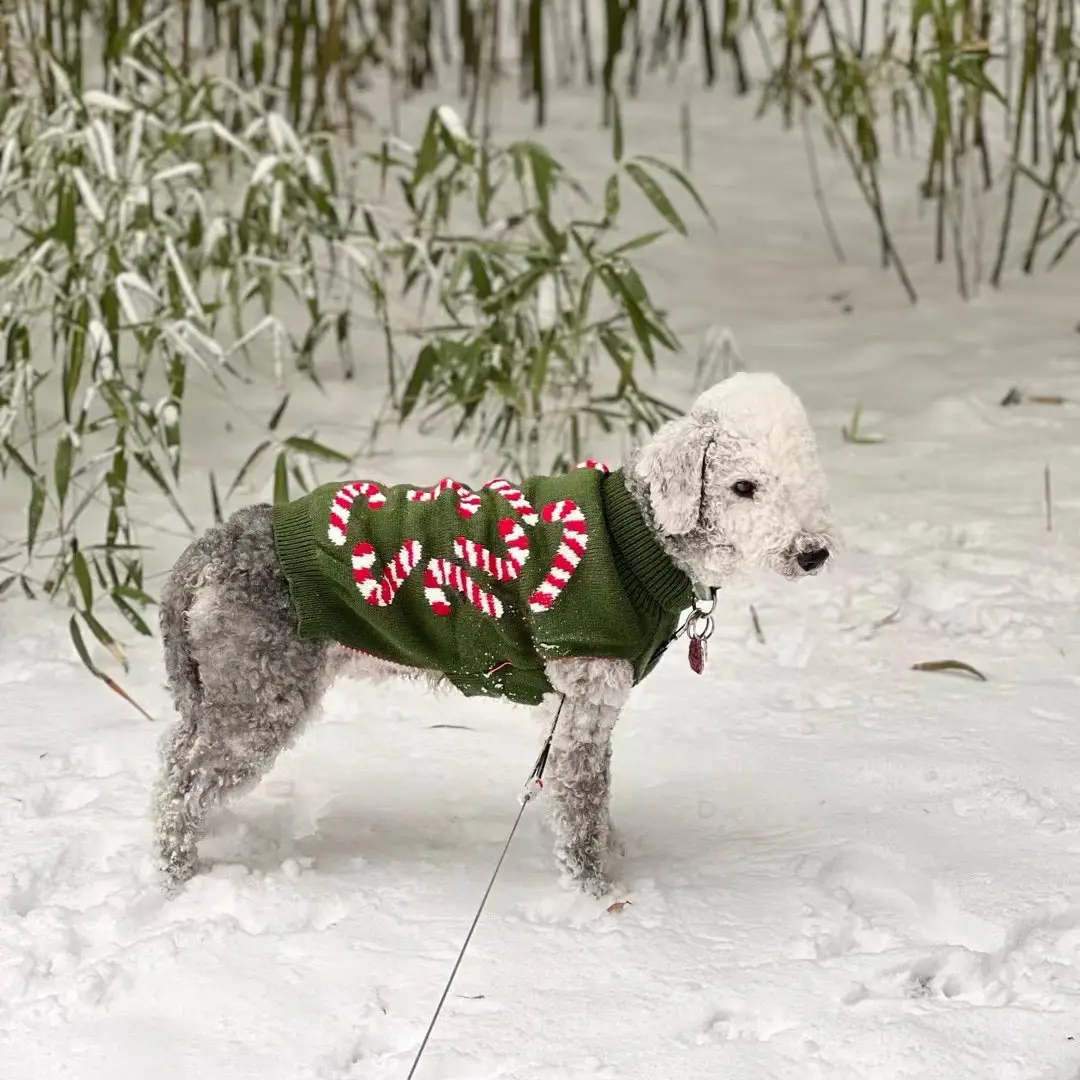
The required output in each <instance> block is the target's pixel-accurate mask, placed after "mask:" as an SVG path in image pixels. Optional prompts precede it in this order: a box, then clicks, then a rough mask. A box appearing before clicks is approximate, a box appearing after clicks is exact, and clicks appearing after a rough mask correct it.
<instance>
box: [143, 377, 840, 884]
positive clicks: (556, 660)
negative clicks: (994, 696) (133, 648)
mask: <svg viewBox="0 0 1080 1080" xmlns="http://www.w3.org/2000/svg"><path fill="white" fill-rule="evenodd" d="M586 464H587V465H591V464H593V463H586ZM829 544H830V540H829V522H828V511H827V506H826V498H825V483H824V478H823V476H822V472H821V469H820V467H819V465H818V459H817V450H816V446H815V442H814V436H813V433H812V431H811V428H810V425H809V423H808V421H807V418H806V414H805V412H804V411H803V408H802V405H801V403H800V402H799V400H798V398H797V397H796V396H795V394H794V393H792V391H791V390H789V389H788V388H787V387H786V386H785V385H784V384H783V383H782V382H781V381H780V380H779V379H778V378H776V377H775V376H773V375H766V374H746V373H739V374H736V375H734V376H732V377H731V378H729V379H727V380H725V381H724V382H721V383H719V384H718V385H716V386H714V387H712V388H711V389H710V390H708V391H706V392H705V393H703V394H702V395H701V396H700V397H699V398H698V400H697V401H696V402H695V403H694V405H693V407H692V408H691V410H690V412H689V413H688V414H687V415H686V416H684V417H682V418H680V419H677V420H673V421H671V422H670V423H668V424H666V425H665V426H664V427H663V428H661V429H660V431H658V432H657V433H656V435H655V436H654V437H653V438H652V440H651V441H650V442H648V443H647V444H646V445H645V446H643V447H642V448H641V449H640V450H639V451H637V452H636V453H635V454H634V455H633V456H632V457H631V459H630V460H629V462H628V463H627V464H626V466H625V468H623V469H620V470H617V471H615V472H611V473H609V472H607V470H605V469H603V468H602V467H601V468H595V467H594V468H579V469H577V470H575V471H572V472H571V473H569V474H567V475H565V476H559V477H533V478H531V479H530V480H527V481H525V482H524V483H522V484H520V485H519V486H514V485H512V484H510V483H509V482H508V481H506V480H502V479H500V480H494V481H490V482H489V483H488V484H486V485H484V486H483V487H482V488H481V489H479V490H477V491H473V490H471V489H469V488H467V487H465V486H464V485H462V484H460V483H457V482H455V481H452V480H449V479H447V480H443V481H440V482H439V483H438V484H436V485H435V486H434V487H432V488H428V489H416V488H410V487H407V486H405V485H400V486H394V487H387V486H385V485H382V484H378V483H376V482H373V481H354V482H352V483H349V484H343V485H328V486H327V487H325V488H320V489H317V490H316V491H315V492H313V493H312V494H311V495H309V496H306V497H304V498H303V499H299V500H296V501H295V502H293V503H288V504H285V505H283V506H278V507H270V506H266V505H259V506H253V507H248V508H247V509H244V510H241V511H239V512H238V513H236V514H235V515H233V516H232V517H231V518H230V519H229V521H228V522H226V523H225V524H224V525H222V526H220V527H219V528H216V529H213V530H211V531H210V532H208V533H207V534H206V535H205V536H203V537H202V538H200V539H199V540H197V541H195V542H194V543H193V544H192V545H191V546H190V547H189V548H188V550H187V551H186V552H185V553H184V554H183V555H182V556H181V558H180V559H179V560H178V562H177V564H176V566H175V567H174V568H173V570H172V573H171V574H170V576H169V579H168V582H167V584H166V586H165V589H164V592H163V596H162V606H161V625H162V634H163V638H164V644H165V660H166V667H167V671H168V675H169V681H170V686H171V688H172V691H173V695H174V698H175V701H176V706H177V709H178V711H179V713H180V721H179V723H178V724H177V725H176V726H175V727H174V728H173V729H172V730H171V731H170V732H169V733H168V735H167V737H166V739H165V740H164V743H163V746H162V775H161V779H160V782H159V785H158V790H157V796H156V816H157V831H158V839H159V855H160V859H161V863H162V867H163V869H164V871H165V873H166V875H167V878H168V881H169V883H170V886H171V887H174V886H176V885H178V884H179V883H180V882H182V881H184V880H186V879H187V878H189V877H190V876H191V875H192V874H194V873H195V872H196V870H197V869H198V865H199V864H198V858H197V853H196V845H197V842H198V840H199V838H200V836H201V835H202V834H203V832H204V831H205V826H206V820H207V815H208V814H209V812H210V811H211V810H212V809H213V808H214V807H215V806H217V805H218V804H219V803H220V802H221V801H222V799H223V798H225V797H226V796H229V795H235V794H237V793H239V792H241V791H243V790H246V789H250V788H251V787H253V786H254V785H255V784H256V783H257V782H258V780H259V778H260V777H261V776H262V775H263V774H264V773H265V772H266V771H267V770H268V769H269V768H270V766H271V765H272V764H273V762H274V760H275V758H276V756H277V754H278V753H279V751H280V750H281V749H282V748H283V747H286V746H288V745H289V744H291V743H292V742H293V741H294V740H295V739H296V737H297V736H298V734H299V733H300V731H301V729H302V728H303V727H304V724H305V723H306V721H307V720H308V719H309V718H310V717H311V716H312V714H313V713H314V712H315V710H316V709H317V707H318V704H319V701H320V699H321V697H322V695H323V693H324V691H325V689H326V688H327V686H328V685H329V683H330V681H331V680H332V679H333V678H334V677H335V676H336V675H337V674H339V673H341V672H342V671H345V670H348V671H350V673H354V674H355V673H360V674H364V675H366V676H369V677H372V676H374V677H383V676H386V675H405V676H410V675H411V676H414V677H415V676H417V675H422V676H426V677H427V678H429V679H430V680H431V681H432V682H435V683H440V684H448V685H450V686H453V687H456V688H457V689H458V690H460V691H462V692H463V693H465V694H486V695H494V696H500V697H504V698H507V699H509V700H512V701H517V702H524V703H534V704H535V703H539V702H540V701H542V700H543V699H545V698H546V697H547V698H549V699H550V695H552V694H554V695H557V696H559V698H561V702H562V710H561V714H560V717H559V722H558V724H557V727H556V730H555V736H554V740H553V742H552V746H551V756H550V759H549V765H548V772H547V777H546V780H547V783H546V791H547V793H548V796H549V799H548V801H549V804H550V806H551V817H552V822H553V826H554V831H555V837H556V844H555V853H556V857H557V859H558V861H559V863H560V865H561V866H562V868H563V870H564V871H565V873H566V874H567V875H568V876H569V877H570V878H571V879H572V880H573V881H575V882H576V883H577V884H578V885H580V887H582V888H583V889H585V890H586V891H588V892H589V893H592V894H594V895H602V894H603V893H604V892H605V891H606V889H607V888H608V887H609V881H610V879H609V877H608V871H607V867H606V865H605V864H606V860H607V856H608V852H609V846H610V842H611V836H610V826H609V819H608V801H609V775H610V758H611V733H612V729H613V728H614V726H615V722H616V720H617V719H618V716H619V712H620V710H621V709H622V707H623V706H624V705H625V704H626V701H627V699H628V697H629V695H630V692H631V690H632V688H633V686H634V685H635V683H637V682H639V681H640V680H641V679H642V678H644V677H645V676H646V675H647V674H648V673H649V672H650V671H651V670H652V669H653V667H654V665H655V664H656V661H657V659H658V658H659V656H660V654H661V653H662V652H663V650H664V649H665V648H666V647H667V645H668V643H669V642H670V641H671V640H672V638H673V636H674V635H675V633H676V631H677V630H678V628H679V626H680V622H681V621H682V618H683V614H684V613H685V612H686V610H687V609H688V608H690V607H691V606H692V604H693V598H694V594H695V592H696V593H697V595H698V596H704V595H709V593H710V592H711V591H712V590H713V589H715V588H716V587H718V586H720V585H721V584H722V583H723V582H724V581H726V580H728V579H729V578H730V577H731V576H732V575H733V574H735V573H736V572H737V571H739V570H740V569H742V568H745V567H750V566H764V567H768V568H770V569H773V570H776V571H778V572H779V573H780V574H782V575H784V576H785V577H789V578H795V577H799V576H802V575H805V574H812V573H814V572H815V571H817V570H818V569H819V568H820V567H821V566H823V565H824V563H825V562H826V560H827V559H828V558H829Z"/></svg>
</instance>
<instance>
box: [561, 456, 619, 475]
mask: <svg viewBox="0 0 1080 1080" xmlns="http://www.w3.org/2000/svg"><path fill="white" fill-rule="evenodd" d="M575 469H595V470H596V471H597V472H602V473H606V472H611V470H610V469H609V468H608V467H607V466H606V465H605V464H604V463H603V462H602V461H597V460H596V458H586V459H585V460H584V461H579V462H578V463H577V464H576V465H575V466H574V468H573V469H571V470H570V471H571V472H574V470H575Z"/></svg>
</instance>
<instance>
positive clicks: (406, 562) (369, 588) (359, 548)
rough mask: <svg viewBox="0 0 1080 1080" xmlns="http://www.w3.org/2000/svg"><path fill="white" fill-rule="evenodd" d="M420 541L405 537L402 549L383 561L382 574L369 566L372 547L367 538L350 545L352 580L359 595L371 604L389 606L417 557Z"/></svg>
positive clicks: (372, 556) (373, 555) (370, 564)
mask: <svg viewBox="0 0 1080 1080" xmlns="http://www.w3.org/2000/svg"><path fill="white" fill-rule="evenodd" d="M420 550H421V549H420V543H419V541H417V540H406V541H405V543H404V544H402V545H401V550H400V551H398V553H397V554H396V555H395V556H394V557H393V558H392V559H391V560H390V561H389V562H388V563H387V564H386V569H385V570H383V572H382V577H378V578H377V577H375V575H374V574H373V573H372V570H371V568H372V567H373V566H374V565H375V548H374V547H372V546H371V544H369V543H368V542H367V541H366V540H361V541H360V543H358V544H357V545H356V547H354V548H353V553H352V566H353V571H352V573H353V581H355V582H356V587H357V588H358V589H359V590H360V595H361V596H362V597H363V598H364V599H365V600H366V601H367V602H368V603H369V604H371V605H372V606H373V607H389V606H390V605H391V604H392V603H393V602H394V597H395V596H396V595H397V591H398V589H400V588H401V586H402V584H403V583H404V581H405V579H406V578H407V577H408V576H409V574H411V573H412V571H413V568H414V567H415V566H416V564H417V563H418V562H419V561H420Z"/></svg>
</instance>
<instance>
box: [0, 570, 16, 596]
mask: <svg viewBox="0 0 1080 1080" xmlns="http://www.w3.org/2000/svg"><path fill="white" fill-rule="evenodd" d="M18 580H19V576H18V575H17V574H11V575H10V576H9V577H6V578H4V580H3V581H0V598H2V597H3V595H4V593H6V592H7V591H8V589H10V588H11V586H12V585H14V584H15V582H16V581H18Z"/></svg>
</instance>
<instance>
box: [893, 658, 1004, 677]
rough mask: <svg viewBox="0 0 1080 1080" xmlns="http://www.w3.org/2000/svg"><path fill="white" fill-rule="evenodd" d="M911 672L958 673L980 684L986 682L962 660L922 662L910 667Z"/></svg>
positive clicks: (976, 670)
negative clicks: (969, 676) (970, 677)
mask: <svg viewBox="0 0 1080 1080" xmlns="http://www.w3.org/2000/svg"><path fill="white" fill-rule="evenodd" d="M911 670H912V671H959V672H964V673H965V674H968V675H971V676H972V677H973V678H976V679H978V680H979V681H980V682H986V681H987V678H986V676H985V675H984V674H983V673H982V672H981V671H979V670H978V669H977V668H973V667H972V666H971V665H970V664H965V663H964V661H963V660H924V661H922V663H919V664H912V665H911Z"/></svg>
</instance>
